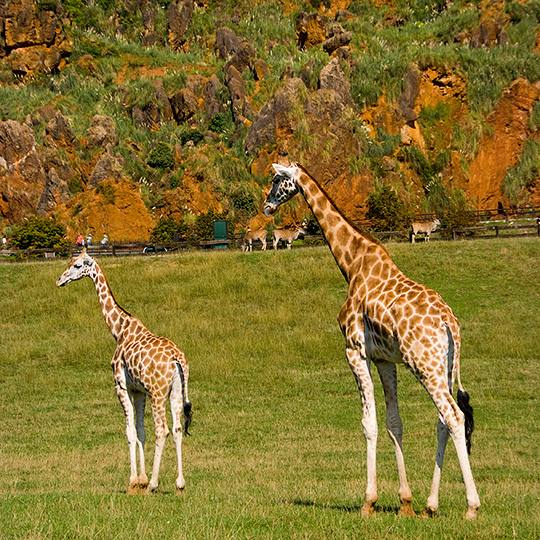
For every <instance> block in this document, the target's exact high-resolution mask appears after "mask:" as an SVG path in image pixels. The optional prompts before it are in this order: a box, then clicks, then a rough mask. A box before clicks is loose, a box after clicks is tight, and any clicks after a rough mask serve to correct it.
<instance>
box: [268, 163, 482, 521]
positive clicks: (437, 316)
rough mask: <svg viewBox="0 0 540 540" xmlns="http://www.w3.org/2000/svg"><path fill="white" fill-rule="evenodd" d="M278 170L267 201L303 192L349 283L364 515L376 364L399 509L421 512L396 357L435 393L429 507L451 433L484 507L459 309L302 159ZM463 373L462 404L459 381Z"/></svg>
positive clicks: (348, 334) (347, 319)
mask: <svg viewBox="0 0 540 540" xmlns="http://www.w3.org/2000/svg"><path fill="white" fill-rule="evenodd" d="M273 167H274V169H275V171H276V175H275V176H274V178H273V184H272V188H271V191H270V193H269V194H268V196H267V198H266V201H265V209H264V213H265V214H266V216H270V214H272V213H273V212H274V211H275V210H276V208H277V207H278V206H279V205H280V204H282V203H283V202H285V201H287V200H289V199H290V198H291V197H293V196H294V195H295V194H296V193H298V192H300V193H302V195H303V196H304V197H305V199H306V201H307V203H308V204H309V206H310V207H311V209H312V211H313V213H314V215H315V217H316V219H317V220H318V222H319V224H320V226H321V229H322V231H323V234H324V236H325V237H326V240H327V241H328V244H329V246H330V249H331V251H332V254H333V255H334V258H335V260H336V262H337V264H338V266H339V268H340V269H341V272H342V273H343V276H344V277H345V279H346V280H347V282H348V284H349V292H348V295H347V299H346V300H345V303H344V304H343V307H342V308H341V311H340V313H339V316H338V321H339V324H340V326H341V330H342V332H343V334H344V336H345V340H346V351H347V360H348V362H349V365H350V367H351V370H352V372H353V374H354V376H355V378H356V382H357V385H358V389H359V391H360V396H361V400H362V413H363V415H362V427H363V430H364V435H365V437H366V442H367V488H366V498H365V502H364V505H363V507H362V515H363V516H367V515H371V514H373V512H374V506H375V503H376V501H377V479H376V445H377V435H378V433H377V419H376V416H375V399H374V392H373V380H372V377H371V370H370V363H371V362H373V363H374V364H375V365H376V367H377V370H378V372H379V376H380V378H381V382H382V385H383V389H384V393H385V401H386V409H387V413H386V427H387V430H388V433H389V435H390V438H391V439H392V442H393V444H394V449H395V454H396V461H397V468H398V475H399V497H400V501H401V507H400V514H403V515H414V510H413V508H412V504H411V503H412V494H411V490H410V488H409V485H408V482H407V476H406V473H405V463H404V459H403V450H402V436H403V426H402V422H401V418H400V416H399V410H398V400H397V374H396V364H397V363H404V364H405V366H406V367H407V368H408V369H409V370H410V371H411V372H412V373H413V374H414V375H415V376H416V378H417V379H418V381H419V382H420V384H422V386H424V388H425V389H426V390H427V392H428V393H429V395H430V397H431V399H432V400H433V402H434V403H435V406H436V407H437V409H438V412H439V421H438V425H437V440H438V447H437V456H436V460H435V472H434V474H433V482H432V486H431V492H430V495H429V497H428V500H427V504H426V510H425V513H426V514H427V515H432V514H433V513H435V512H436V511H437V509H438V506H439V486H440V479H441V470H442V465H443V459H444V452H445V449H446V444H447V442H448V436H449V435H450V436H451V437H452V439H453V441H454V444H455V446H456V450H457V455H458V459H459V464H460V466H461V472H462V475H463V480H464V482H465V490H466V495H467V504H468V510H467V513H466V514H465V518H466V519H474V518H475V517H476V511H477V509H478V508H479V506H480V499H479V497H478V494H477V492H476V486H475V484H474V480H473V476H472V472H471V467H470V463H469V457H468V452H469V451H470V436H471V433H472V430H473V428H474V425H473V419H472V408H471V407H470V406H469V396H468V394H467V393H466V392H465V391H464V390H463V387H462V385H461V380H460V372H459V351H460V331H459V324H458V321H457V319H456V317H455V315H454V313H453V312H452V310H451V309H450V308H449V307H448V306H447V305H446V304H445V303H444V302H443V300H442V299H441V297H440V296H439V295H438V294H437V293H436V292H434V291H432V290H430V289H428V288H427V287H425V286H423V285H420V284H419V283H415V282H414V281H412V280H411V279H409V278H407V277H406V276H405V275H404V274H403V273H402V272H401V271H400V270H399V269H398V268H397V266H396V265H395V264H394V263H393V262H392V260H391V259H390V256H389V254H388V252H387V251H386V249H385V248H384V247H383V246H382V245H381V244H380V243H379V242H377V241H376V240H375V239H373V238H372V237H370V236H369V235H368V234H366V233H365V232H362V231H361V230H359V229H357V228H355V227H354V226H352V225H351V224H350V223H349V222H348V221H347V220H346V219H345V218H344V217H343V215H342V214H341V213H340V212H339V211H338V210H337V208H336V207H335V206H334V204H333V203H332V202H331V201H330V199H329V198H328V196H327V195H326V193H325V192H324V191H323V189H322V188H321V187H320V185H319V184H318V183H317V181H316V180H315V179H314V178H313V177H312V176H311V175H310V174H309V173H308V172H307V171H306V169H304V168H303V167H302V166H300V165H298V164H296V163H293V164H291V165H290V166H284V165H279V164H274V166H273ZM456 376H457V384H458V392H457V404H456V402H455V401H454V399H453V397H452V386H453V383H454V378H455V377H456Z"/></svg>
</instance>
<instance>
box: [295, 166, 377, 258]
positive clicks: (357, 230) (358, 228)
mask: <svg viewBox="0 0 540 540" xmlns="http://www.w3.org/2000/svg"><path fill="white" fill-rule="evenodd" d="M294 166H296V167H298V168H299V169H300V170H301V171H302V172H303V173H304V174H307V175H308V176H309V177H310V178H311V179H312V180H313V181H314V182H315V183H316V184H317V186H318V187H319V189H320V190H321V191H322V193H323V195H324V196H325V197H326V198H327V199H328V200H329V201H330V202H331V203H332V206H333V207H334V209H335V210H336V212H337V213H338V214H339V215H340V216H341V217H342V218H343V219H344V220H345V221H346V222H347V223H348V224H349V225H350V226H351V227H352V228H353V229H354V230H355V231H356V232H357V233H358V234H359V235H360V236H362V237H363V238H365V239H366V240H369V241H370V242H373V243H374V244H377V245H378V246H380V247H381V248H382V249H384V251H386V252H387V249H386V248H385V247H384V246H383V244H382V243H381V241H380V240H379V239H378V238H375V237H374V236H372V235H371V234H369V233H368V232H366V231H364V230H363V229H361V228H360V227H359V226H358V225H356V223H354V222H352V221H351V220H350V219H349V218H348V217H347V216H345V215H344V214H343V212H342V211H341V210H339V208H338V207H337V206H336V204H335V203H334V201H333V199H332V197H330V196H329V195H328V193H327V192H326V190H325V189H324V188H323V186H321V184H320V183H319V182H318V181H317V180H315V178H314V177H313V176H312V175H311V174H310V172H309V171H308V170H307V169H306V168H305V167H304V166H303V165H300V164H299V163H294Z"/></svg>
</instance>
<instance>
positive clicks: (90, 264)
mask: <svg viewBox="0 0 540 540" xmlns="http://www.w3.org/2000/svg"><path fill="white" fill-rule="evenodd" d="M95 264H96V261H94V259H92V257H90V255H88V253H86V248H83V250H82V253H81V254H80V255H79V256H78V257H73V259H71V264H70V265H69V268H68V269H67V270H66V271H65V272H64V273H63V274H62V275H61V276H60V277H59V278H58V280H57V281H56V286H57V287H62V286H63V285H66V284H67V283H70V282H71V281H77V280H78V279H81V278H83V277H85V276H88V277H90V275H91V271H92V270H93V268H94V265H95Z"/></svg>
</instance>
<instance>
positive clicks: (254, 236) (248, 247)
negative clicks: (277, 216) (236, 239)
mask: <svg viewBox="0 0 540 540" xmlns="http://www.w3.org/2000/svg"><path fill="white" fill-rule="evenodd" d="M253 240H259V242H262V248H261V251H266V230H265V229H259V230H257V231H252V230H251V229H249V228H248V230H247V233H246V234H245V236H244V239H243V240H242V251H253Z"/></svg>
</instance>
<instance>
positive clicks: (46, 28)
mask: <svg viewBox="0 0 540 540" xmlns="http://www.w3.org/2000/svg"><path fill="white" fill-rule="evenodd" d="M63 16H64V12H63V10H62V7H61V4H60V3H57V4H56V6H55V7H54V9H52V6H51V5H50V3H49V4H43V6H38V4H37V3H35V2H34V1H33V0H8V1H7V2H5V3H4V4H3V5H2V6H0V21H1V22H0V42H2V41H3V43H4V45H3V46H2V47H0V56H7V57H8V61H9V62H10V64H11V68H12V70H13V72H14V73H15V74H16V75H17V76H19V77H27V76H30V75H32V74H36V73H48V72H50V71H53V70H56V69H60V68H62V67H63V65H64V64H65V59H66V57H68V56H69V55H70V54H71V50H72V42H71V39H70V38H69V37H68V36H67V34H66V32H65V29H64V26H65V24H66V23H65V21H64V20H62V18H63Z"/></svg>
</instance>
